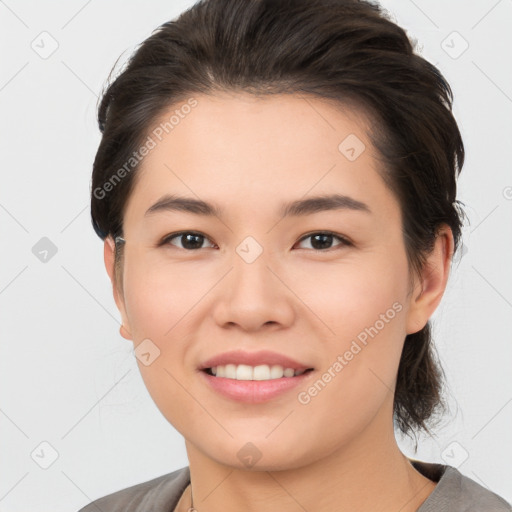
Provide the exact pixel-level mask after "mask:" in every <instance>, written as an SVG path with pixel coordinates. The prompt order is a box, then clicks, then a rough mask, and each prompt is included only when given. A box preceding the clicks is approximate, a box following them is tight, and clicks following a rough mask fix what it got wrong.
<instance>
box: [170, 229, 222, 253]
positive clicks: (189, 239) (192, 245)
mask: <svg viewBox="0 0 512 512" xmlns="http://www.w3.org/2000/svg"><path fill="white" fill-rule="evenodd" d="M174 239H177V240H179V243H180V245H178V244H175V243H173V242H171V240H174ZM206 240H208V241H210V239H209V238H208V237H206V235H203V234H202V233H197V232H195V231H182V232H180V233H173V234H172V235H169V236H166V237H165V238H164V239H163V240H162V243H161V245H177V246H178V247H179V248H180V249H186V250H197V249H202V248H203V244H204V242H205V241H206ZM213 246H215V244H213Z"/></svg>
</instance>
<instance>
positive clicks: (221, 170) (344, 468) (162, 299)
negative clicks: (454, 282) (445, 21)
mask: <svg viewBox="0 0 512 512" xmlns="http://www.w3.org/2000/svg"><path fill="white" fill-rule="evenodd" d="M451 102H452V92H451V89H450V86H449V85H448V83H447V82H446V81H445V79H444V77H443V76H442V75H441V74H440V72H439V71H438V70H437V69H436V68H435V67H434V66H432V65H431V64H429V63H428V62H427V61H425V60H424V59H422V58H421V57H420V56H418V55H416V54H415V53H414V51H413V48H412V46H411V43H410V41H409V39H408V38H407V36H406V34H405V32H404V31H403V30H402V29H401V28H400V27H398V26H397V25H396V24H394V23H393V22H391V21H390V20H389V19H387V18H386V17H385V16H384V14H383V13H382V12H381V11H380V9H379V7H378V6H376V5H373V4H370V3H369V2H363V1H357V0H281V1H279V2H275V1H274V2H270V1H265V0H223V1H221V0H210V1H203V2H199V3H197V4H196V5H194V6H193V7H192V8H191V9H189V10H188V11H186V12H184V13H183V14H182V15H181V16H180V17H179V18H178V19H177V20H174V21H171V22H168V23H165V24H164V25H162V26H161V27H160V28H159V30H157V31H155V32H154V33H153V34H152V35H151V36H150V37H149V38H148V39H147V40H146V41H144V43H143V44H142V45H141V46H140V48H139V49H138V50H137V52H136V53H135V54H134V56H133V57H132V58H131V60H130V62H129V63H128V66H127V67H126V69H125V70H124V71H123V73H121V74H120V75H119V76H118V77H117V78H116V79H115V81H114V82H113V83H112V84H111V85H110V86H109V87H108V89H107V90H106V92H105V94H104V95H103V98H102V102H101V105H100V107H99V124H100V129H101V131H102V134H103V138H102V141H101V143H100V147H99V149H98V152H97V155H96V159H95V162H94V169H93V182H92V198H91V212H92V219H93V225H94V229H95V231H96V233H97V234H98V235H99V236H100V237H101V238H102V239H103V240H104V256H105V265H106V269H107V272H108V274H109V276H110V278H111V281H112V285H113V293H114V298H115V301H116V304H117V306H118V308H119V311H120V313H121V316H122V321H123V322H122V327H121V335H122V336H123V337H124V338H126V339H127V340H130V341H132V342H133V344H134V349H135V354H136V356H137V360H138V365H139V368H140V371H141V374H142V376H143V379H144V382H145V384H146V386H147V388H148V390H149V392H150V394H151V396H152V398H153V399H154V401H155V403H156V404H157V406H158V407H159V409H160V411H161V412H162V414H163V415H164V416H165V417H166V418H167V419H168V421H169V422H170V423H171V424H172V425H173V426H174V427H175V428H176V429H177V430H178V431H179V432H180V433H181V434H182V435H183V436H184V438H185V444H186V449H187V456H188V459H189V466H187V467H185V468H181V469H179V470H177V471H174V472H172V473H169V474H167V475H163V476H161V477H159V478H156V479H153V480H151V481H149V482H145V483H142V484H139V485H135V486H133V487H130V488H127V489H123V490H120V491H118V492H116V493H114V494H111V495H108V496H106V497H103V498H101V499H99V500H96V501H95V502H94V503H92V504H90V505H89V506H87V507H85V508H83V509H82V511H83V512H89V511H92V510H97V509H100V510H103V511H105V512H107V511H114V510H123V511H127V510H130V511H143V510H144V511H148V510H151V511H171V510H174V511H178V512H183V511H187V510H197V511H198V512H206V511H207V512H217V511H220V510H222V511H224V512H226V511H228V512H229V511H231V510H240V509H244V510H255V511H256V510H258V511H259V510H263V511H266V510H269V511H271V510H272V511H273V510H279V511H284V512H287V511H295V510H307V511H315V512H324V511H333V510H340V511H345V510H347V511H349V510H350V511H352V510H357V511H360V512H361V511H363V512H364V511H370V510H371V511H375V510H379V511H382V512H385V511H398V510H400V511H401V512H412V511H420V512H427V511H431V510H436V511H445V510H446V511H450V512H454V511H462V510H469V509H471V510H479V511H480V510H482V511H488V510H493V511H501V510H510V505H509V504H507V503H506V502H505V500H503V499H502V498H501V497H499V496H497V495H496V494H494V493H493V492H491V491H489V490H487V489H485V488H484V487H482V486H480V485H479V484H478V483H476V482H475V481H473V480H471V479H469V478H468V477H466V476H463V475H462V474H461V473H460V472H459V471H458V470H457V469H456V468H454V467H451V466H445V465H441V464H432V463H427V462H422V461H418V460H413V459H409V458H407V457H406V456H405V455H404V454H403V453H402V452H401V451H400V449H399V447H398V445H397V442H396V439H395V433H394V427H396V428H397V429H398V430H399V431H400V432H402V433H404V434H413V433H414V431H415V430H425V431H427V432H428V431H429V423H432V422H433V420H434V419H435V417H436V414H439V412H440V411H441V410H442V406H443V400H442V394H441V384H442V382H441V375H442V373H441V369H440V368H439V366H438V363H437V361H436V360H435V358H434V353H433V348H432V344H431V333H430V324H429V318H430V317H431V315H432V314H433V313H434V311H435V310H436V308H437V306H438V305H439V303H440V301H441V299H442V296H443V293H444V290H445V288H446V284H447V280H448V277H449V273H450V267H451V262H452V258H453V255H454V252H455V250H456V249H457V247H458V244H459V241H460V234H461V226H462V215H463V212H462V210H461V209H460V207H459V204H458V203H459V202H458V201H457V200H456V177H457V174H458V172H460V170H461V168H462V165H463V161H464V146H463V142H462V139H461V135H460V132H459V130H458V127H457V124H456V121H455V119H454V117H453V115H452V112H451Z"/></svg>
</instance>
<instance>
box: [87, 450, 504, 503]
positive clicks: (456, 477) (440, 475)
mask: <svg viewBox="0 0 512 512" xmlns="http://www.w3.org/2000/svg"><path fill="white" fill-rule="evenodd" d="M410 460H411V463H412V464H413V466H414V467H415V468H416V469H417V470H418V471H419V472H420V473H421V474H423V475H424V476H426V477H427V478H429V479H431V480H433V481H434V482H437V485H436V487H435V489H434V490H433V491H432V493H431V494H430V496H429V497H428V498H427V499H426V501H424V502H423V505H421V507H420V508H419V509H418V511H417V512H512V506H511V505H510V504H509V503H507V502H506V501H505V500H504V499H503V498H501V497H500V496H498V495H497V494H495V493H493V492H492V491H489V490H488V489H486V488H485V487H482V486H481V485H480V484H478V483H477V482H475V481H474V480H472V479H471V478H468V477H467V476H464V475H463V474H462V473H461V472H460V471H459V470H458V469H456V468H454V467H452V466H444V465H442V464H434V463H429V462H421V461H417V460H412V459H410ZM189 483H190V467H189V466H186V467H184V468H181V469H178V470H176V471H173V472H172V473H168V474H166V475H162V476H159V477H157V478H154V479H153V480H148V481H147V482H143V483H140V484H137V485H133V486H132V487H127V488H126V489H121V490H120V491H117V492H114V493H112V494H108V495H107V496H103V497H102V498H99V499H97V500H95V501H93V502H92V503H90V504H89V505H87V506H86V507H84V508H82V509H80V510H79V511H78V512H98V511H101V512H173V511H174V508H175V507H176V505H177V504H178V501H179V499H180V498H181V495H182V493H183V491H184V490H185V488H186V487H187V486H188V484H189Z"/></svg>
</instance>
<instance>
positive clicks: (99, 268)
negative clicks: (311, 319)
mask: <svg viewBox="0 0 512 512" xmlns="http://www.w3.org/2000/svg"><path fill="white" fill-rule="evenodd" d="M192 3H193V2H192V1H185V0H180V1H178V0H175V1H163V0H144V1H129V2H128V1H125V2H121V1H120V0H103V1H102V2H99V1H98V0H89V1H84V0H73V1H66V2H64V1H42V2H35V1H23V0H20V1H17V2H15V1H14V0H5V1H0V33H1V34H2V36H1V37H2V39H1V45H0V51H1V55H0V59H1V60H0V62H1V63H2V64H1V69H0V104H1V116H0V125H1V129H2V132H1V133H2V136H1V138H0V141H1V142H0V144H1V154H2V171H1V172H2V186H1V188H0V223H1V224H0V226H1V228H0V229H1V237H2V247H3V250H2V260H1V265H0V315H1V325H2V339H1V346H2V357H1V358H0V364H1V368H0V376H1V386H0V426H1V431H2V437H1V441H2V442H1V455H0V456H1V459H2V465H1V478H0V511H1V512H21V511H23V512H26V511H27V510H31V511H33V512H42V511H47V510H52V511H53V512H64V511H67V512H69V511H73V510H77V509H78V508H80V507H81V506H84V505H85V504H86V503H89V502H90V501H91V500H92V499H95V498H97V497H99V496H102V495H105V494H107V493H110V492H113V491H115V490H118V489H121V488H124V487H127V486H129V485H133V484H136V483H139V482H142V481H145V480H149V479H150V478H154V477H156V476H159V475H162V474H164V473H168V472H170V471H173V470H174V469H178V468H180V467H183V466H185V465H187V464H188V461H187V458H186V452H185V449H184V443H183V439H182V437H181V435H180V434H178V433H177V432H176V431H175V430H174V428H173V427H172V426H171V425H170V424H169V423H168V422H167V420H165V418H164V417H163V416H162V415H161V414H160V412H159V411H158V409H157V408H156V406H155V405H154V403H153V402H152V399H151V397H150V396H149V394H148V393H147V391H146V389H145V387H144V384H143V382H142V379H141V377H140V374H139V371H138V368H137V365H136V360H135V357H134V355H133V349H132V344H131V342H128V341H126V340H124V339H123V338H121V336H120V335H119V320H120V316H119V314H118V311H117V309H116V307H115V303H114V301H113V298H112V293H111V288H110V282H109V280H108V277H107V274H106V272H105V269H104V266H103V244H102V242H101V241H100V239H99V238H97V237H96V235H95V234H94V232H93V229H92V226H91V223H90V216H89V190H90V174H91V166H92V161H93V159H94V155H95V151H96V149H97V145H98V143H99V131H98V128H97V125H96V120H95V118H96V102H97V97H98V95H99V94H100V91H101V89H102V86H103V85H104V84H105V81H106V78H107V76H108V73H109V72H110V70H111V68H112V66H113V65H114V62H115V61H116V59H117V58H118V57H119V56H120V55H122V59H121V61H120V63H123V62H124V61H125V60H126V59H127V58H128V56H129V55H130V54H131V52H132V51H133V50H134V49H135V46H136V45H137V44H139V43H140V42H142V41H143V40H144V39H145V38H146V37H148V36H149V35H150V34H151V32H152V31H153V30H154V29H156V28H157V27H158V26H159V25H160V24H161V23H163V22H165V21H167V20H169V19H171V18H174V17H175V16H176V15H177V14H179V13H180V12H181V11H182V10H184V9H185V8H187V7H189V6H190V5H192ZM382 5H383V6H384V7H385V8H387V9H388V10H389V11H390V14H391V15H392V17H393V18H394V20H395V21H396V22H397V23H399V24H400V25H401V26H403V27H404V28H405V29H406V30H407V32H408V34H409V35H410V36H411V37H413V38H415V39H417V40H418V42H419V45H420V48H421V52H422V54H423V56H424V57H425V58H427V59H428V60H430V61H431V62H433V63H434V64H436V65H437V66H438V67H439V68H440V70H441V71H442V73H443V74H444V75H445V76H446V78H447V79H448V81H449V82H450V85H451V86H452V88H453V91H454V95H455V106H454V113H455V116H456V118H457V120H458V122H459V124H460V128H461V131H462V134H463V137H464V142H465V146H466V152H467V153H466V154H467V160H466V164H465V166H464V168H463V171H462V175H461V178H460V180H459V196H458V197H459V199H460V200H462V201H463V202H464V203H465V204H466V212H467V214H468V216H469V218H470V221H471V224H470V225H466V227H465V229H464V254H463V256H462V257H460V254H459V257H458V259H459V260H460V261H459V263H458V264H455V265H454V267H453V271H452V275H451V276H450V280H449V284H448V289H447V291H446V293H445V296H444V298H443V301H442V302H441V305H440V306H439V307H438V309H437V311H436V312H435V314H434V316H433V323H434V334H435V338H436V344H437V347H438V351H439V353H440V357H441V360H442V363H443V365H444V368H445V371H446V374H447V376H448V380H449V393H450V394H449V401H450V404H451V406H452V415H451V416H450V417H447V418H446V420H445V422H444V426H442V428H439V429H438V430H437V437H436V438H434V439H429V438H426V439H425V438H420V444H421V446H420V449H419V451H418V452H417V453H416V454H413V451H412V448H411V443H410V442H407V441H405V440H401V441H400V444H401V446H402V447H403V450H404V451H405V452H406V453H407V454H408V455H411V456H413V457H415V458H418V459H422V460H428V461H440V462H442V463H445V464H450V465H453V466H456V467H458V468H459V470H460V471H461V472H462V473H464V474H466V475H468V476H469V477H471V478H473V479H474V480H476V481H477V482H479V483H481V484H482V485H484V486H486V487H488V488H490V489H492V490H493V491H495V492H497V493H498V494H500V495H501V496H503V497H504V498H505V499H507V500H508V501H512V462H511V460H512V440H511V435H512V434H511V432H512V428H511V427H512V379H511V363H512V339H511V338H512V336H511V328H512V270H511V262H512V230H511V226H512V172H511V164H510V161H511V158H512V150H511V146H512V143H511V141H512V126H511V119H512V80H511V78H512V60H511V59H510V55H511V50H512V34H511V30H510V21H511V20H512V2H511V1H510V0H500V1H497V0H480V1H463V0H457V1H449V2H446V1H444V0H435V1H427V0H416V1H411V0H401V1H398V0H384V1H383V2H382ZM466 46H467V48H466ZM118 69H119V68H118ZM45 251H46V252H45Z"/></svg>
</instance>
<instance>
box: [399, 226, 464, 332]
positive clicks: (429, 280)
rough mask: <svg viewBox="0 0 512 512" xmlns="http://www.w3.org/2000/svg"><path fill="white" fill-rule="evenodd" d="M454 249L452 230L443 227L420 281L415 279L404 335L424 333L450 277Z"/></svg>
mask: <svg viewBox="0 0 512 512" xmlns="http://www.w3.org/2000/svg"><path fill="white" fill-rule="evenodd" d="M453 248H454V242H453V233H452V230H451V229H450V227H449V226H448V225H446V224H443V225H442V227H441V228H440V229H439V231H438V234H437V237H436V241H435V245H434V247H433V249H432V252H431V253H430V254H429V255H428V257H427V261H426V263H425V266H424V269H423V271H422V275H421V279H420V278H418V276H415V278H414V283H415V284H414V290H413V293H412V294H411V299H410V303H409V311H408V313H407V334H413V333H415V332H418V331H420V330H421V329H423V327H425V325H426V324H427V321H428V319H429V318H430V317H431V316H432V315H433V313H434V311H435V310H436V308H437V306H438V305H439V303H440V302H441V299H442V297H443V294H444V291H445V289H446V284H447V282H448V276H449V274H450V265H451V261H452V257H453Z"/></svg>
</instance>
